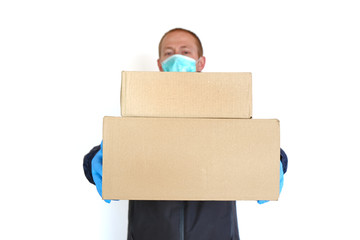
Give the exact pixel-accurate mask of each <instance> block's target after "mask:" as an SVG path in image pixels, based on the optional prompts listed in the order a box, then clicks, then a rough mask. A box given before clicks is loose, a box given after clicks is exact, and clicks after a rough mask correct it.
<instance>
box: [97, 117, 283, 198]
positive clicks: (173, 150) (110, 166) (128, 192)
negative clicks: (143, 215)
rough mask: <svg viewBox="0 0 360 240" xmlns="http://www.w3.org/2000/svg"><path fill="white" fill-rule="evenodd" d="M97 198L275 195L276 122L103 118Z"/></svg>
mask: <svg viewBox="0 0 360 240" xmlns="http://www.w3.org/2000/svg"><path fill="white" fill-rule="evenodd" d="M103 132H104V135H103V198H104V199H132V200H259V199H262V200H277V198H278V196H279V169H280V165H279V164H280V160H279V158H280V126H279V121H278V120H275V119H272V120H258V119H193V118H131V117H128V118H121V117H105V118H104V129H103Z"/></svg>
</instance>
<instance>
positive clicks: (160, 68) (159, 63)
mask: <svg viewBox="0 0 360 240" xmlns="http://www.w3.org/2000/svg"><path fill="white" fill-rule="evenodd" d="M157 64H158V68H159V70H160V72H163V71H164V70H163V68H162V66H161V62H160V59H158V60H157Z"/></svg>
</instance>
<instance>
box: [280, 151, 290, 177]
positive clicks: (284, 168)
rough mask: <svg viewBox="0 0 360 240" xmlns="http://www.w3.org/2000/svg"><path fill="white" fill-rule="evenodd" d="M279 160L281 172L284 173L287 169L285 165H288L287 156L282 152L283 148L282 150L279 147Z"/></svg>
mask: <svg viewBox="0 0 360 240" xmlns="http://www.w3.org/2000/svg"><path fill="white" fill-rule="evenodd" d="M280 161H281V163H282V165H283V172H284V174H285V173H286V171H287V166H288V158H287V156H286V153H285V152H284V150H282V149H281V148H280Z"/></svg>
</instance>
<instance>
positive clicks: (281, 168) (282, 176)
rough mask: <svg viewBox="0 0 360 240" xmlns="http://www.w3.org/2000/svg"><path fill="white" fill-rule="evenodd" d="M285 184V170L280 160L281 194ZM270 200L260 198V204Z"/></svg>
mask: <svg viewBox="0 0 360 240" xmlns="http://www.w3.org/2000/svg"><path fill="white" fill-rule="evenodd" d="M283 185H284V170H283V165H282V163H281V162H280V188H279V195H280V193H281V190H282V188H283ZM268 201H269V200H258V201H257V202H258V204H263V203H267V202H268Z"/></svg>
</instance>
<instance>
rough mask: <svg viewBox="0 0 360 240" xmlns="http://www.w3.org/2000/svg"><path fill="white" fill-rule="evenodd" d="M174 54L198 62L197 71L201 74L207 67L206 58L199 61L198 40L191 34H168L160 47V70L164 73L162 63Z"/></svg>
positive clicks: (181, 32)
mask: <svg viewBox="0 0 360 240" xmlns="http://www.w3.org/2000/svg"><path fill="white" fill-rule="evenodd" d="M174 54H181V55H184V56H187V57H190V58H192V59H195V61H198V60H199V61H198V62H197V64H196V71H198V72H200V71H201V70H202V69H203V68H204V66H205V58H204V57H201V58H200V59H199V54H198V47H197V45H196V39H195V38H194V36H192V35H191V34H190V33H187V32H184V31H174V32H171V33H168V34H167V35H166V36H165V38H164V39H163V41H162V44H161V46H160V58H159V59H158V66H159V70H160V71H163V69H162V67H161V63H162V62H163V61H164V60H165V59H167V58H168V57H171V56H172V55H174Z"/></svg>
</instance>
